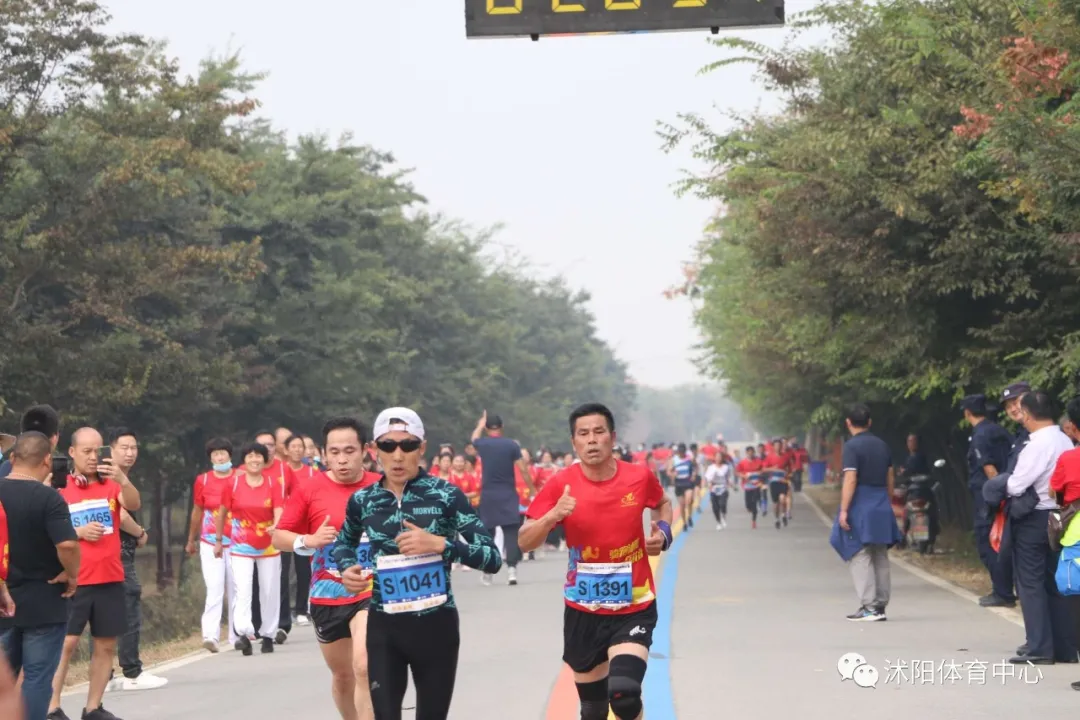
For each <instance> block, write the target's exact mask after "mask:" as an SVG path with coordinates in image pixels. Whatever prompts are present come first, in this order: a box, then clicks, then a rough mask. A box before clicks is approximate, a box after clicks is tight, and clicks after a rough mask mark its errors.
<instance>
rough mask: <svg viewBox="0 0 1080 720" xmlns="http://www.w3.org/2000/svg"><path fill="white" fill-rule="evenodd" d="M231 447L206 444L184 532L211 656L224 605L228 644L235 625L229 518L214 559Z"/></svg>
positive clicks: (217, 640)
mask: <svg viewBox="0 0 1080 720" xmlns="http://www.w3.org/2000/svg"><path fill="white" fill-rule="evenodd" d="M232 454H233V446H232V443H231V442H229V441H228V440H227V439H226V438H221V437H218V438H212V439H211V440H210V441H209V442H208V443H206V457H207V460H209V461H210V470H209V471H207V472H204V473H203V474H202V475H199V476H198V477H196V478H195V485H194V487H193V488H192V490H193V492H192V505H193V507H192V508H191V524H190V527H189V529H188V542H187V548H186V550H187V554H188V555H192V556H194V555H195V554H196V553H198V555H199V565H200V566H201V567H202V576H203V583H204V584H205V585H206V603H205V604H204V605H203V614H202V636H203V647H204V648H206V649H207V650H209V651H210V652H212V653H216V652H218V651H219V650H220V646H219V643H220V642H221V613H222V609H223V608H224V607H225V606H226V605H227V606H228V621H229V632H228V635H229V637H228V639H229V644H230V645H234V646H235V644H236V642H237V640H239V637H238V636H237V635H236V629H235V628H236V624H235V623H234V622H233V613H234V611H235V608H236V588H235V587H234V585H233V574H232V554H231V549H230V546H231V545H232V519H231V518H229V517H226V518H225V519H224V531H223V533H222V538H221V548H222V552H221V557H215V556H214V545H215V544H216V542H217V518H218V515H219V514H221V513H225V514H226V515H228V511H227V510H226V509H225V508H224V507H222V500H223V498H224V496H225V488H226V487H228V486H229V485H230V484H232V481H233V474H234V473H235V471H234V470H233V464H232Z"/></svg>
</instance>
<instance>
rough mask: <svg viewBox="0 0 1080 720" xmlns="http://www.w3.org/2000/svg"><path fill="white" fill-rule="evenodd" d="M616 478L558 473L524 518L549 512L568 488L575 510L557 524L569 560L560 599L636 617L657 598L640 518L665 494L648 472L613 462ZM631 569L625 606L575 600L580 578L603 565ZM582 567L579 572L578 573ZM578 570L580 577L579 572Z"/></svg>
mask: <svg viewBox="0 0 1080 720" xmlns="http://www.w3.org/2000/svg"><path fill="white" fill-rule="evenodd" d="M617 467H618V469H617V470H616V471H615V477H613V478H612V479H610V480H607V481H605V482H593V481H591V480H589V479H588V478H586V477H585V475H584V473H583V472H582V469H581V464H580V463H578V464H574V465H571V466H570V467H568V468H566V469H564V470H562V471H560V472H558V473H557V474H556V475H555V476H554V477H552V478H551V480H549V481H548V482H547V483H546V484H545V485H544V489H543V490H541V491H540V492H539V494H537V496H536V497H535V498H534V499H533V501H532V505H530V506H529V510H528V512H527V513H526V516H527V517H529V518H531V519H533V520H537V519H539V518H541V517H543V516H544V515H545V514H547V513H548V512H550V511H551V509H552V508H554V507H555V505H556V504H557V503H558V501H559V497H560V496H561V495H562V494H563V488H564V487H566V486H569V487H570V495H571V496H573V497H574V498H575V499H576V500H577V505H576V506H575V508H574V512H573V513H572V514H571V515H570V517H568V518H566V519H565V520H563V522H562V523H561V525H562V526H563V528H564V529H565V530H566V544H567V546H568V547H569V550H570V560H569V565H568V568H567V571H566V583H565V586H564V590H563V597H564V600H565V602H566V605H567V606H569V607H572V608H575V609H577V610H582V611H584V612H589V613H594V614H597V615H625V614H627V613H633V612H638V611H639V610H642V609H644V608H646V607H648V605H649V603H651V602H652V601H653V600H655V599H656V593H655V587H656V584H655V583H654V581H653V574H652V567H651V566H650V565H649V557H648V555H646V554H645V530H644V527H643V523H642V513H644V512H645V508H656V507H658V506H659V505H660V503H661V501H662V500H663V499H664V490H663V488H662V487H661V486H660V481H659V480H657V479H656V475H654V474H653V473H652V471H650V470H649V469H648V468H644V467H641V466H640V465H633V464H630V463H624V462H622V461H617ZM626 564H629V565H630V573H631V578H632V589H631V592H630V593H629V595H630V598H629V604H627V605H626V606H625V607H604V606H597V605H595V604H588V605H587V604H582V603H581V602H578V601H577V600H575V598H578V597H580V596H579V595H578V594H577V593H576V589H577V588H578V586H579V581H584V580H585V578H584V577H579V576H581V575H588V576H591V577H596V576H595V575H592V572H593V571H594V569H595V570H596V571H601V569H602V566H611V565H620V566H625V565H626ZM579 566H584V568H579ZM579 569H583V570H584V572H581V573H579Z"/></svg>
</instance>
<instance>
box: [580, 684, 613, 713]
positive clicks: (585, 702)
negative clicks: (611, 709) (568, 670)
mask: <svg viewBox="0 0 1080 720" xmlns="http://www.w3.org/2000/svg"><path fill="white" fill-rule="evenodd" d="M574 684H575V685H577V694H578V700H580V701H581V720H607V716H608V701H607V679H604V680H596V681H595V682H589V683H574Z"/></svg>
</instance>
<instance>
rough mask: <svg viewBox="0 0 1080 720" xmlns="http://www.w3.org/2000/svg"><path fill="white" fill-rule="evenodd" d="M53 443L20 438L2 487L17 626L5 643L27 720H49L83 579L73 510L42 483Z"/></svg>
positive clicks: (34, 436)
mask: <svg viewBox="0 0 1080 720" xmlns="http://www.w3.org/2000/svg"><path fill="white" fill-rule="evenodd" d="M51 458H52V442H51V441H50V438H48V437H46V436H45V435H43V434H42V433H39V432H27V433H23V434H22V435H20V436H19V440H18V442H17V443H16V444H15V449H14V451H13V452H12V467H11V471H10V472H9V473H8V476H7V478H5V479H3V480H0V504H2V505H3V506H4V510H5V512H6V513H7V521H8V536H9V539H8V548H9V568H8V589H9V591H10V593H11V598H12V600H14V601H15V617H14V627H11V628H9V629H7V630H5V631H4V634H3V636H2V642H3V645H4V652H5V654H6V655H7V659H8V662H10V663H11V666H12V668H13V670H14V672H15V673H16V674H18V672H19V670H20V669H21V670H22V672H23V682H22V695H23V701H24V703H25V706H26V718H27V720H44V718H45V715H46V713H48V711H49V700H50V698H51V697H52V679H53V675H54V674H55V673H56V668H57V666H58V665H59V664H60V653H61V651H62V649H63V646H64V636H65V635H66V634H67V621H68V600H67V598H69V597H71V596H72V595H74V594H75V586H76V581H77V578H78V575H79V541H78V539H77V537H76V535H75V528H74V527H72V525H71V515H70V514H69V512H68V506H67V503H66V502H64V499H63V498H62V497H60V494H59V493H58V492H56V491H55V490H54V489H52V488H51V487H48V486H47V485H45V484H43V481H44V480H46V479H47V478H48V477H49V474H50V472H51V471H52V459H51Z"/></svg>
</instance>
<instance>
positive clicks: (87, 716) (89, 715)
mask: <svg viewBox="0 0 1080 720" xmlns="http://www.w3.org/2000/svg"><path fill="white" fill-rule="evenodd" d="M82 720H120V718H118V717H116V716H115V715H113V714H112V713H111V712H109V711H108V710H106V709H105V706H104V705H98V706H97V707H96V708H94V709H93V710H90V711H87V710H86V709H85V708H84V709H83V711H82Z"/></svg>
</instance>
